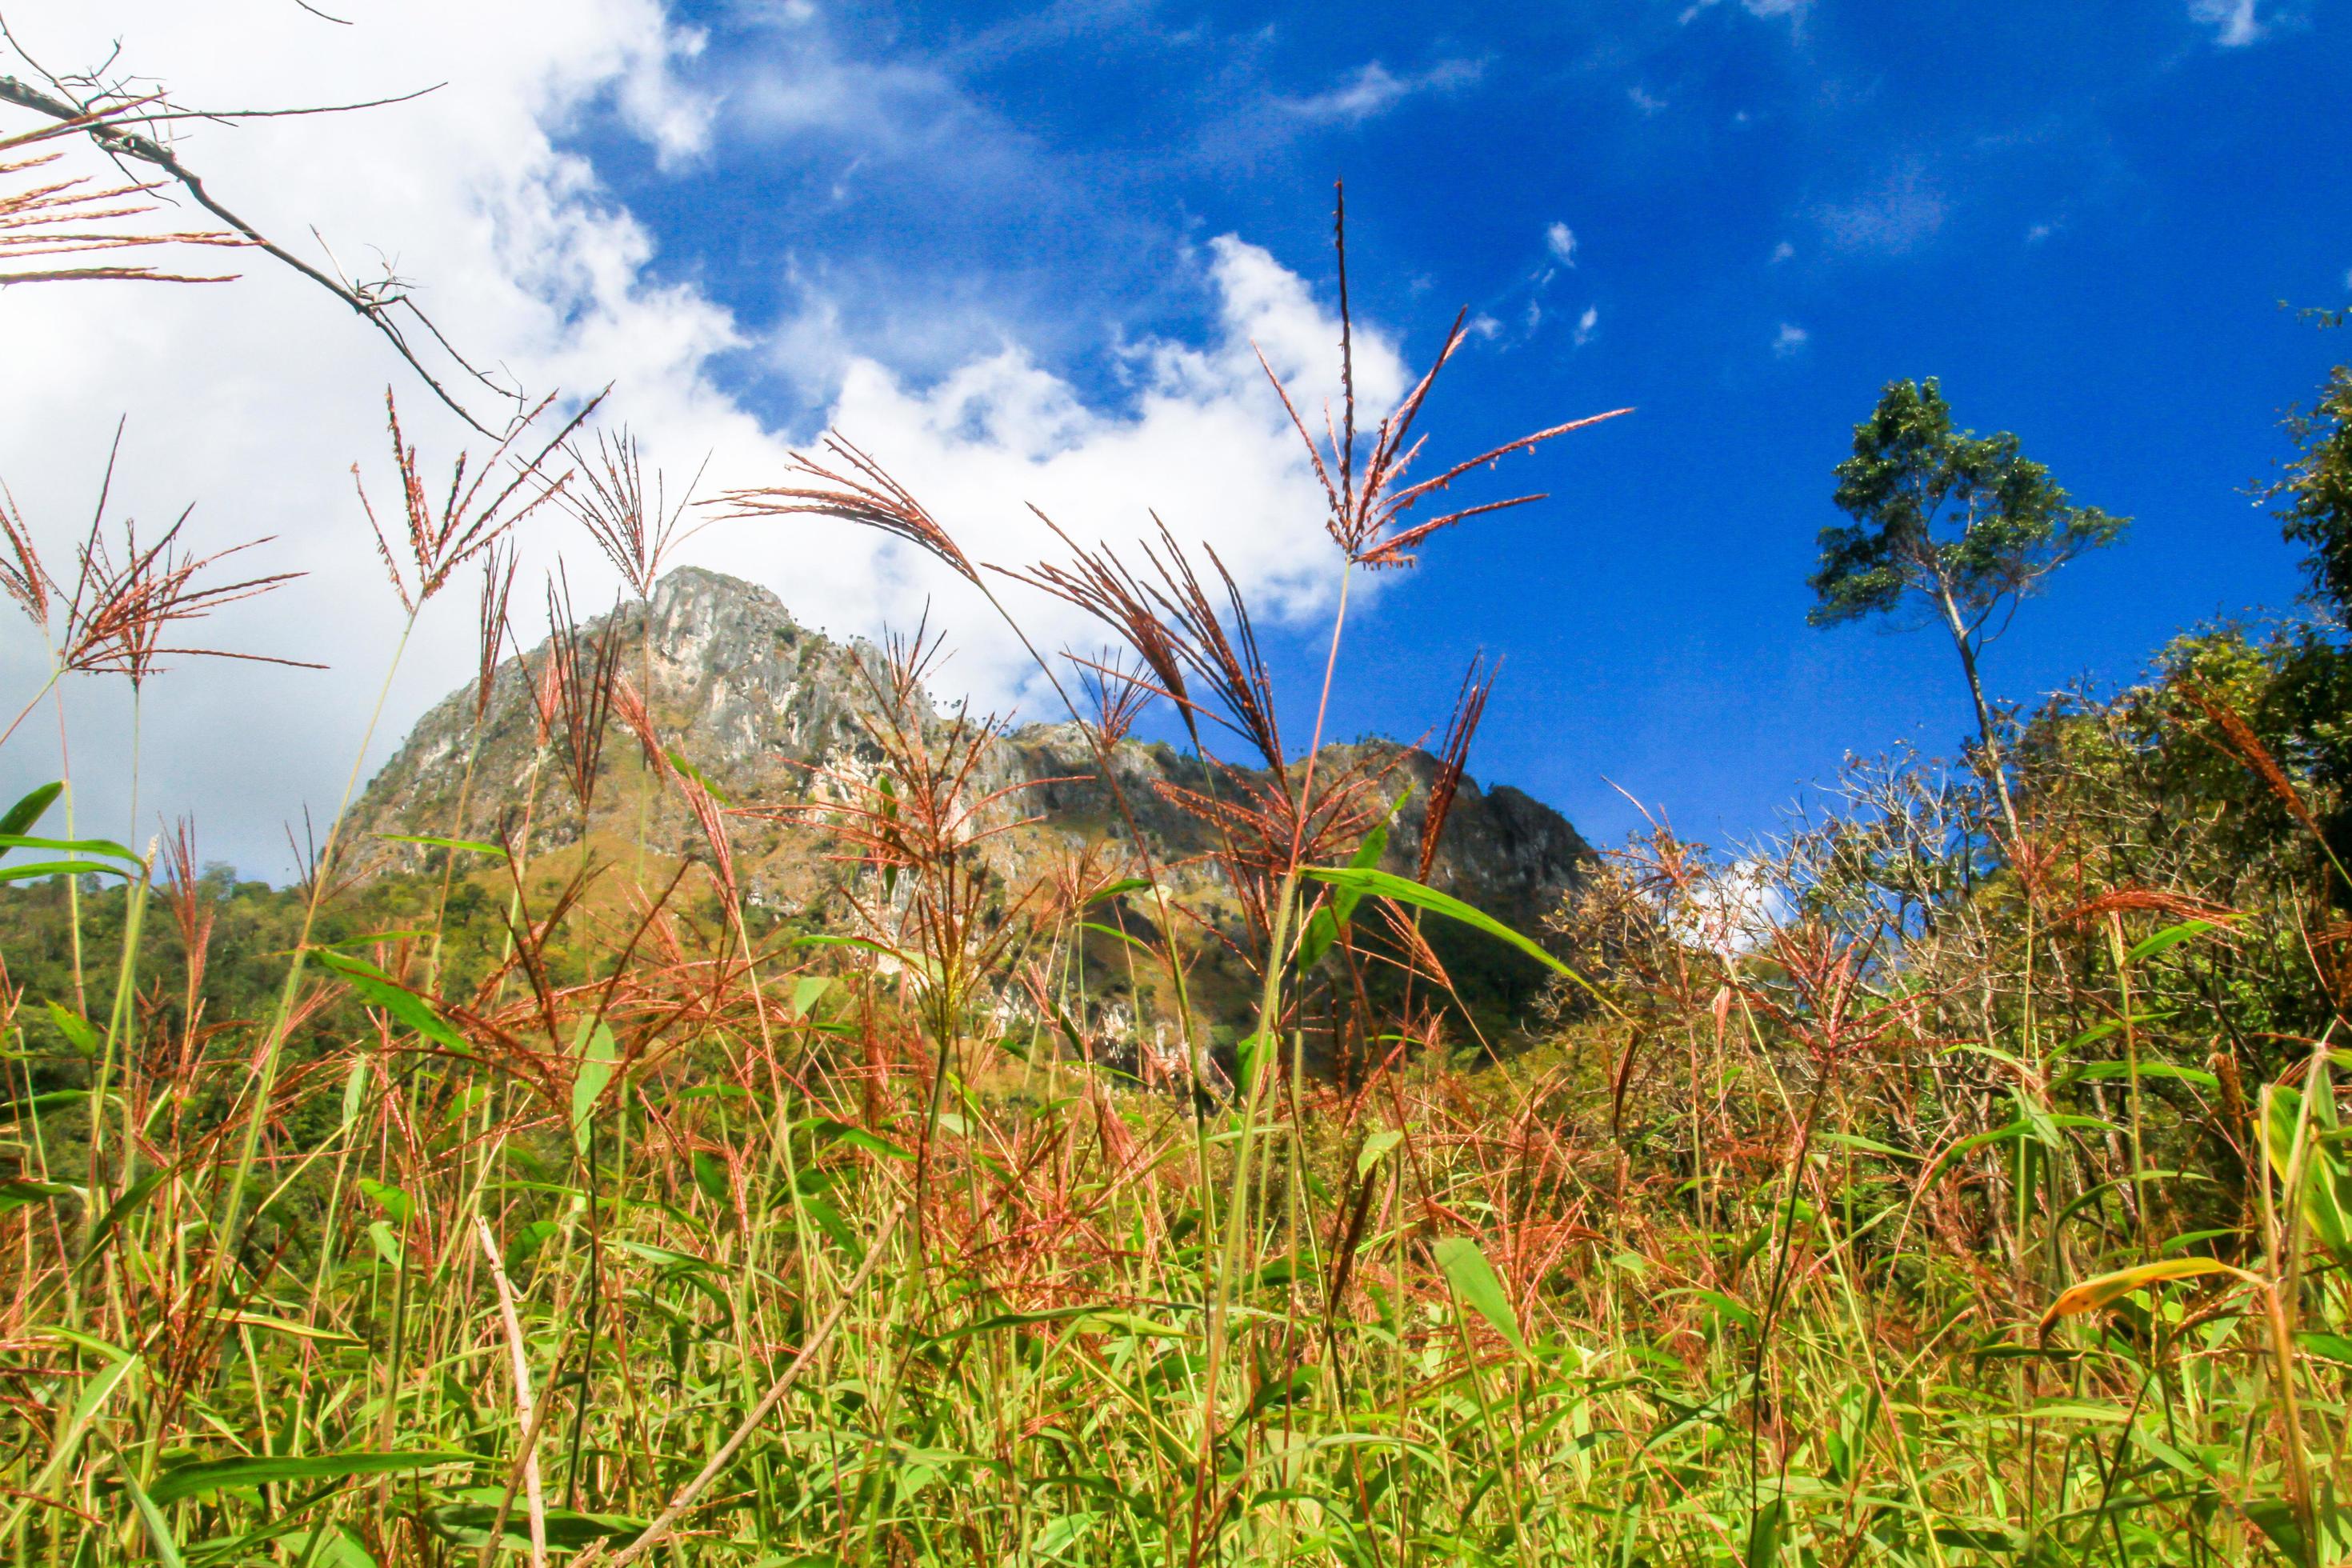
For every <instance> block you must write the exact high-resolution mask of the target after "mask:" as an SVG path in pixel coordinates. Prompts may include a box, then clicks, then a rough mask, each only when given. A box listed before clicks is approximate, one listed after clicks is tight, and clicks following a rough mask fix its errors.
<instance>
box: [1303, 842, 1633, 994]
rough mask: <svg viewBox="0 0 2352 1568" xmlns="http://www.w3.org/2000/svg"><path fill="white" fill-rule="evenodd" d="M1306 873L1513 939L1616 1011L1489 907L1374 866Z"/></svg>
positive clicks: (1317, 869)
mask: <svg viewBox="0 0 2352 1568" xmlns="http://www.w3.org/2000/svg"><path fill="white" fill-rule="evenodd" d="M1304 875H1306V876H1308V877H1312V878H1313V879H1315V880H1317V881H1318V882H1328V883H1330V884H1331V885H1332V886H1333V887H1335V888H1341V889H1348V890H1350V891H1352V892H1354V893H1355V894H1356V895H1357V896H1359V897H1360V898H1376V899H1386V900H1389V901H1390V902H1391V903H1397V904H1410V905H1411V906H1412V907H1413V908H1415V909H1421V910H1429V911H1430V913H1432V914H1438V915H1444V917H1445V918H1446V919H1448V920H1451V921H1460V922H1461V923H1462V924H1464V925H1466V926H1468V927H1470V928H1471V929H1472V930H1474V931H1485V932H1486V934H1487V935H1488V936H1491V937H1494V938H1495V939H1496V940H1497V941H1499V942H1508V943H1510V945H1511V946H1513V947H1516V948H1517V949H1518V950H1519V951H1520V952H1524V953H1526V954H1527V955H1528V957H1529V958H1532V959H1534V960H1535V961H1536V962H1537V963H1541V964H1542V965H1544V966H1545V967H1546V968H1548V969H1550V970H1551V971H1553V972H1554V973H1559V974H1562V975H1565V976H1567V977H1568V978H1569V979H1570V980H1571V981H1573V982H1575V983H1576V984H1578V985H1580V986H1582V987H1583V988H1584V990H1585V991H1586V992H1587V993H1588V994H1590V995H1591V997H1592V998H1593V999H1594V1000H1595V1001H1597V1002H1599V1003H1601V1005H1602V1006H1604V1007H1609V1010H1610V1011H1611V1012H1612V1013H1613V1012H1615V1011H1616V1008H1615V1007H1613V1006H1611V1005H1610V1003H1609V1000H1608V998H1606V997H1604V996H1602V995H1601V993H1600V992H1598V991H1596V990H1594V989H1593V987H1592V983H1591V981H1589V980H1587V979H1585V978H1584V976H1583V975H1581V974H1580V973H1577V972H1576V971H1575V970H1574V969H1572V968H1570V966H1569V965H1567V964H1566V963H1561V962H1560V961H1559V959H1557V958H1555V957H1553V956H1552V955H1551V953H1550V952H1547V951H1546V950H1545V949H1544V948H1543V947H1541V946H1540V945H1538V943H1536V942H1531V941H1529V940H1528V938H1526V937H1524V936H1521V935H1520V934H1519V933H1518V932H1517V931H1513V930H1512V929H1511V928H1510V927H1508V926H1507V925H1505V924H1504V923H1503V922H1502V921H1498V920H1496V918H1495V917H1494V916H1492V915H1490V914H1488V913H1486V911H1485V910H1477V909H1473V908H1472V907H1471V906H1470V905H1468V904H1465V903H1464V902H1463V901H1462V900H1459V899H1457V898H1454V897H1452V896H1451V895H1449V894H1445V893H1441V892H1439V891H1438V890H1437V889H1434V888H1426V887H1423V886H1422V884H1420V883H1419V882H1416V881H1414V880H1413V879H1412V878H1410V877H1399V876H1395V875H1392V874H1391V873H1390V872H1387V871H1382V870H1379V869H1377V868H1373V867H1370V866H1309V867H1307V868H1306V869H1305V872H1304Z"/></svg>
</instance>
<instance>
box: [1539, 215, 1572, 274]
mask: <svg viewBox="0 0 2352 1568" xmlns="http://www.w3.org/2000/svg"><path fill="white" fill-rule="evenodd" d="M1544 248H1545V249H1547V250H1549V251H1550V252H1551V254H1552V259H1554V260H1555V261H1558V262H1559V264H1560V265H1561V266H1562V267H1573V266H1575V265H1576V231H1575V230H1574V229H1572V228H1570V227H1569V226H1568V225H1566V224H1564V223H1556V224H1554V225H1552V226H1550V227H1549V228H1548V229H1546V230H1544Z"/></svg>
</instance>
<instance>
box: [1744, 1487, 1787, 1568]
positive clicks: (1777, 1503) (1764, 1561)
mask: <svg viewBox="0 0 2352 1568" xmlns="http://www.w3.org/2000/svg"><path fill="white" fill-rule="evenodd" d="M1788 1517H1789V1505H1788V1502H1787V1500H1784V1499H1781V1498H1774V1499H1773V1500H1771V1501H1770V1502H1768V1503H1766V1504H1765V1505H1764V1506H1763V1507H1762V1508H1759V1509H1758V1510H1756V1521H1755V1524H1754V1525H1753V1527H1752V1528H1750V1529H1749V1531H1748V1552H1747V1556H1746V1558H1745V1563H1746V1568H1774V1564H1776V1563H1779V1562H1780V1529H1781V1526H1782V1525H1783V1524H1784V1523H1786V1522H1787V1521H1788Z"/></svg>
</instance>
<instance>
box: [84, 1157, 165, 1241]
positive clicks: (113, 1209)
mask: <svg viewBox="0 0 2352 1568" xmlns="http://www.w3.org/2000/svg"><path fill="white" fill-rule="evenodd" d="M170 1174H171V1173H170V1172H169V1171H166V1170H163V1168H161V1167H160V1166H159V1167H158V1168H156V1169H154V1170H152V1171H149V1172H147V1173H145V1174H143V1175H142V1176H140V1177H139V1178H138V1179H137V1180H136V1181H133V1182H132V1183H131V1184H130V1185H129V1186H127V1187H125V1188H123V1189H122V1195H121V1197H119V1198H117V1199H115V1200H114V1202H113V1203H112V1204H111V1205H109V1206H108V1208H107V1211H106V1215H105V1217H104V1218H102V1219H100V1221H99V1222H98V1224H97V1225H96V1226H93V1227H92V1228H91V1230H90V1233H89V1246H88V1247H84V1248H82V1254H81V1260H82V1261H83V1262H84V1263H88V1262H89V1260H90V1259H91V1258H96V1257H97V1256H98V1255H99V1254H100V1252H102V1251H104V1250H105V1249H106V1244H107V1243H108V1242H110V1241H111V1240H113V1239H114V1233H115V1232H116V1231H118V1230H120V1229H121V1228H122V1222H123V1221H125V1220H127V1219H129V1218H130V1217H131V1215H134V1214H137V1213H138V1212H139V1207H140V1205H142V1204H144V1203H145V1202H146V1201H147V1200H148V1199H149V1198H151V1197H152V1196H153V1195H154V1194H155V1189H156V1188H157V1187H160V1186H162V1185H163V1178H164V1177H166V1176H168V1175H170Z"/></svg>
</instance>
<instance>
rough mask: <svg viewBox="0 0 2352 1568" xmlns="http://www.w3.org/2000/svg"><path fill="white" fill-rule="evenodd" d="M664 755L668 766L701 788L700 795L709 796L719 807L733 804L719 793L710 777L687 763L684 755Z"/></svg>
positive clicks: (723, 794)
mask: <svg viewBox="0 0 2352 1568" xmlns="http://www.w3.org/2000/svg"><path fill="white" fill-rule="evenodd" d="M666 755H667V756H668V758H669V765H670V766H671V767H674V768H676V769H677V771H678V772H679V773H684V774H685V775H686V776H687V777H688V778H690V779H692V780H693V781H694V782H695V783H696V784H700V785H701V786H702V793H703V794H705V795H709V797H710V798H711V799H712V800H714V801H716V802H717V803H718V804H719V805H722V806H729V805H734V804H735V803H734V802H733V801H731V800H729V799H728V798H727V796H726V794H725V793H724V792H723V791H721V790H720V789H719V786H718V785H717V784H712V783H711V782H710V775H709V773H704V772H703V771H702V770H701V769H700V768H698V767H696V766H695V765H694V764H693V763H689V762H688V761H687V760H686V756H685V753H683V752H667V753H666Z"/></svg>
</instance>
